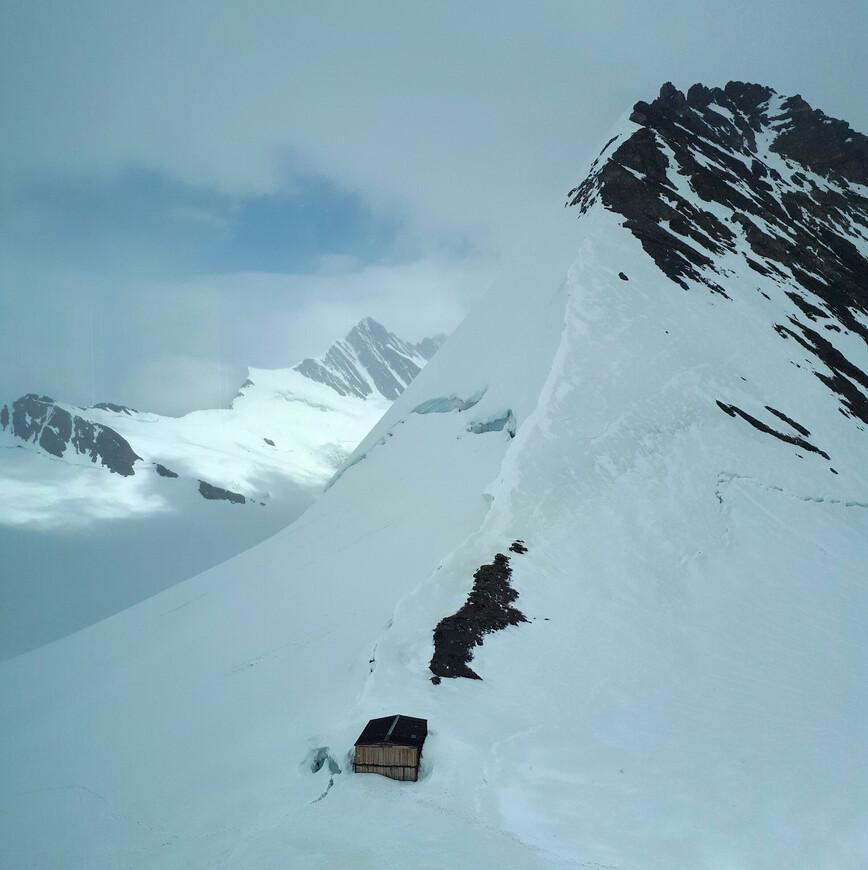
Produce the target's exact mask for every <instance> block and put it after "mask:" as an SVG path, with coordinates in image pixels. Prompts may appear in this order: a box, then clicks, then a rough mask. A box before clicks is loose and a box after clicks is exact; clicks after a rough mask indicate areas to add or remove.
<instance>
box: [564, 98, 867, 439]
mask: <svg viewBox="0 0 868 870" xmlns="http://www.w3.org/2000/svg"><path fill="white" fill-rule="evenodd" d="M630 120H631V121H633V122H634V123H635V124H637V125H639V128H638V129H637V130H635V131H634V132H633V133H632V134H630V135H624V136H622V137H620V140H619V143H618V144H617V146H616V147H615V148H614V150H613V151H612V153H611V155H610V156H608V157H606V158H605V159H604V158H603V155H601V157H600V158H598V159H597V160H596V161H595V162H594V165H593V166H592V171H591V173H590V174H589V176H588V178H586V179H585V181H584V182H582V184H581V185H579V187H577V188H575V189H573V190H572V191H570V194H569V198H568V202H567V204H568V205H573V206H577V207H578V208H579V209H580V210H582V211H586V210H587V209H588V207H589V206H590V205H591V203H592V202H594V201H596V200H599V201H601V202H602V203H603V205H604V206H605V207H606V208H608V209H610V210H612V211H614V212H617V213H618V214H620V215H622V216H623V217H624V219H625V220H624V226H626V227H627V228H628V229H629V230H630V231H631V232H632V233H633V235H634V236H635V237H636V238H637V239H638V240H639V242H640V243H641V244H642V247H643V248H644V250H645V251H646V253H647V254H648V255H649V256H650V257H651V258H652V259H653V260H654V262H655V263H656V264H657V266H658V267H659V268H660V269H661V270H662V271H663V272H664V273H665V274H666V275H667V276H668V277H669V278H670V279H671V280H672V281H674V282H675V283H676V284H678V285H679V286H680V287H682V288H683V289H685V290H688V289H691V287H694V288H695V287H696V286H698V285H705V286H706V287H708V288H709V289H710V290H711V291H713V292H714V293H715V294H717V295H719V296H720V297H728V294H727V290H726V289H725V285H726V283H727V282H726V275H725V274H724V271H723V267H722V266H721V264H720V258H721V256H722V255H730V254H733V253H734V254H737V255H740V256H742V257H743V259H744V262H745V263H746V265H747V266H748V267H749V268H750V269H751V270H753V271H754V272H756V273H757V274H758V275H762V276H763V277H765V278H768V279H770V280H773V281H775V282H777V283H779V284H782V285H784V286H785V287H788V288H790V289H789V290H788V291H787V295H788V297H789V298H790V300H791V301H792V303H793V305H794V306H795V309H794V312H793V315H792V316H791V317H789V318H788V322H786V323H780V324H776V325H775V330H776V332H777V333H778V335H780V336H781V338H783V339H785V340H788V341H789V340H792V341H793V342H794V343H795V344H797V345H798V346H799V347H800V348H801V349H803V350H805V351H807V352H808V353H809V354H811V355H812V357H813V363H812V367H813V369H814V374H815V375H816V377H817V378H819V379H820V380H821V381H822V382H823V383H825V384H826V385H827V386H828V387H829V388H830V389H831V390H833V391H834V392H835V393H837V394H838V396H839V400H840V403H841V410H842V412H843V413H845V414H846V415H847V416H852V417H855V418H858V419H859V420H861V421H862V422H863V423H868V374H866V372H865V369H864V367H863V364H862V363H860V362H859V361H858V358H857V357H856V356H854V355H853V353H852V351H850V350H845V349H844V348H845V345H837V346H836V344H835V343H833V341H831V340H830V338H827V337H825V336H824V335H821V334H820V333H819V332H818V331H817V329H815V328H813V326H812V324H813V323H816V322H818V321H823V327H824V329H825V330H826V332H827V334H829V333H839V334H843V333H852V334H855V335H856V336H858V337H859V338H860V339H861V341H862V342H864V343H868V326H866V324H868V260H866V257H865V255H864V254H863V253H862V252H861V250H860V247H859V246H858V245H861V242H859V239H862V238H865V237H866V236H868V197H866V196H865V193H864V188H863V189H861V190H860V189H857V187H856V186H857V185H865V184H868V137H866V136H864V135H862V134H861V133H857V132H856V131H854V130H852V129H851V128H850V126H849V125H848V124H846V123H845V122H844V121H838V120H835V119H834V118H829V117H827V116H826V115H825V114H824V113H823V112H820V111H817V110H814V109H812V108H811V107H810V106H809V105H808V104H807V103H806V102H805V101H804V100H803V99H802V98H801V97H800V96H796V97H791V98H788V99H784V98H781V97H778V95H777V94H775V92H774V91H773V90H772V89H771V88H768V87H764V86H762V85H757V84H747V83H744V82H735V81H733V82H729V83H728V84H727V85H726V87H724V88H708V87H705V86H704V85H701V84H695V85H693V86H692V87H691V88H690V89H689V90H688V92H687V95H686V96H685V95H684V94H682V93H681V92H680V91H678V90H677V89H676V88H675V87H674V86H673V85H672V84H671V83H669V82H667V83H666V84H665V85H664V86H663V87H662V88H661V89H660V94H659V96H658V97H657V99H655V100H653V101H652V102H651V103H645V102H639V103H636V105H635V106H634V109H633V113H632V115H631V118H630ZM616 138H617V137H616ZM610 144H611V143H610ZM607 147H608V146H607ZM605 150H606V149H604V152H605ZM686 187H687V188H689V189H690V191H689V193H688V192H687V191H686V190H685V188H686ZM702 203H708V207H703V205H702ZM857 243H858V244H857ZM863 250H864V249H863ZM760 292H762V291H760ZM851 347H852V345H851ZM742 416H743V415H742ZM806 449H807V448H806Z"/></svg>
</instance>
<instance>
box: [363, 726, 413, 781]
mask: <svg viewBox="0 0 868 870" xmlns="http://www.w3.org/2000/svg"><path fill="white" fill-rule="evenodd" d="M427 736H428V720H427V719H414V718H413V717H412V716H384V717H383V718H382V719H371V721H370V722H368V724H367V725H365V730H364V731H362V733H361V734H360V735H359V739H358V740H357V741H356V751H355V758H354V760H353V770H354V771H355V772H356V773H379V774H381V775H382V776H388V777H389V778H390V779H401V780H409V781H410V782H416V780H417V779H418V778H419V759H420V757H421V756H422V744H423V743H424V742H425V738H426V737H427Z"/></svg>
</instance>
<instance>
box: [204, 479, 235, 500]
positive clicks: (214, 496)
mask: <svg viewBox="0 0 868 870" xmlns="http://www.w3.org/2000/svg"><path fill="white" fill-rule="evenodd" d="M199 494H200V495H201V496H202V498H207V499H209V500H211V501H228V502H232V504H246V503H247V499H246V498H245V497H244V496H243V495H241V493H240V492H232V491H231V490H229V489H221V488H220V487H219V486H212V485H211V484H210V483H206V482H205V481H204V480H200V481H199Z"/></svg>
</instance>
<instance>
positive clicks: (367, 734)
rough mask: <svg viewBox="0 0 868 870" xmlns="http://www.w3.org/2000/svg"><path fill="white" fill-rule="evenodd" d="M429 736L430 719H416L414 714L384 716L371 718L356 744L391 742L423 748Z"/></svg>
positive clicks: (396, 744)
mask: <svg viewBox="0 0 868 870" xmlns="http://www.w3.org/2000/svg"><path fill="white" fill-rule="evenodd" d="M427 736H428V720H427V719H414V718H413V717H412V716H383V718H382V719H371V721H370V722H368V724H367V725H365V730H364V731H362V733H361V734H360V735H359V739H358V740H357V741H356V746H366V745H370V744H371V743H390V744H392V745H395V746H417V747H418V748H419V749H421V748H422V744H423V743H424V742H425V738H426V737H427Z"/></svg>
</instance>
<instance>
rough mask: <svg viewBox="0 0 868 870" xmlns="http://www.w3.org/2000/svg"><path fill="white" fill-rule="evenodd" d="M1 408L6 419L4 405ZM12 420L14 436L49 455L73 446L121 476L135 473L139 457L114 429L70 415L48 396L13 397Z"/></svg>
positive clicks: (59, 454) (93, 460)
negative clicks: (14, 399) (36, 446)
mask: <svg viewBox="0 0 868 870" xmlns="http://www.w3.org/2000/svg"><path fill="white" fill-rule="evenodd" d="M4 411H6V417H5V419H6V420H7V421H8V419H9V414H8V411H7V410H6V408H5V407H4ZM11 421H12V434H13V435H15V436H16V437H18V438H20V439H21V440H22V441H28V442H32V443H36V444H39V446H40V447H41V448H42V449H43V450H45V452H46V453H50V454H51V455H52V456H58V457H61V456H63V455H64V454H65V453H66V450H67V448H69V447H70V446H72V448H73V449H74V450H75V452H76V453H79V454H81V455H84V456H88V457H89V458H90V460H91V462H97V461H99V462H100V464H102V465H104V466H105V467H106V468H108V469H109V471H112V472H114V473H115V474H120V475H122V476H124V477H129V476H131V475H133V474H135V470H134V468H133V466H134V464H135V462H136V460H138V459H141V457H140V456H138V455H137V454H136V452H135V451H134V450H133V448H132V447H130V445H129V443H128V442H127V441H126V439H124V438H123V437H122V436H121V435H119V434H118V433H117V432H115V431H114V429H109V428H108V427H107V426H102V425H100V424H99V423H94V422H92V421H90V420H85V419H84V418H83V417H79V416H78V415H77V414H76V415H73V414H70V412H69V411H67V410H66V409H65V408H61V407H60V406H58V405H57V404H56V403H55V402H54V400H53V399H50V398H49V397H48V396H37V395H35V394H34V393H28V394H27V395H26V396H22V397H21V398H20V399H16V401H14V402H13V403H12V417H11ZM6 425H8V422H7V424H6ZM3 428H4V429H5V428H6V426H5V425H4V426H3Z"/></svg>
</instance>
